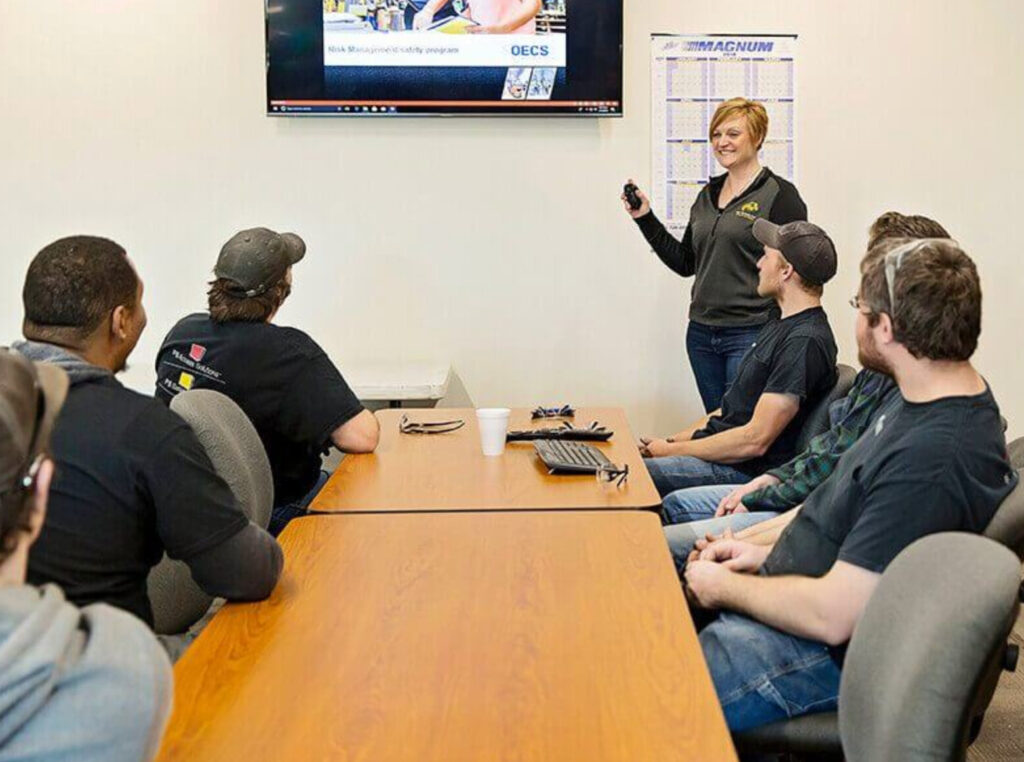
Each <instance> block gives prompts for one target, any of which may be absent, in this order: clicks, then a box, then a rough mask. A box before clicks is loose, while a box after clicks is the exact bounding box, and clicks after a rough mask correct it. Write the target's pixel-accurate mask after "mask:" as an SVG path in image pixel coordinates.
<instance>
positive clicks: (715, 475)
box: [644, 455, 751, 514]
mask: <svg viewBox="0 0 1024 762" xmlns="http://www.w3.org/2000/svg"><path fill="white" fill-rule="evenodd" d="M644 465H645V466H647V471H648V472H649V473H650V474H651V479H652V480H653V481H654V486H655V487H656V488H657V490H658V494H659V495H661V496H662V497H665V496H666V495H668V494H670V493H672V492H675V491H676V490H677V489H687V488H689V487H705V486H708V485H719V484H746V483H747V482H749V481H750V479H751V476H750V474H747V473H745V472H743V471H740V470H739V469H738V468H735V467H734V466H728V465H725V464H724V463H711V462H709V461H706V460H701V459H700V458H694V457H693V456H691V455H666V456H665V457H662V458H644ZM714 512H715V511H714V509H712V511H711V513H712V514H713V513H714Z"/></svg>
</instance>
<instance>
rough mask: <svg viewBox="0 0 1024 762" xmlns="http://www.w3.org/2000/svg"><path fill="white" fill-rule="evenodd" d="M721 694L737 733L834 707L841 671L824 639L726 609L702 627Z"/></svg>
mask: <svg viewBox="0 0 1024 762" xmlns="http://www.w3.org/2000/svg"><path fill="white" fill-rule="evenodd" d="M699 639H700V646H701V649H703V651H704V660H705V661H706V662H707V665H708V671H710V672H711V680H712V682H714V684H715V692H716V693H717V694H718V700H719V702H720V703H721V705H722V711H723V712H724V713H725V721H726V723H727V724H728V726H729V730H731V731H734V732H735V731H740V730H747V729H749V728H754V727H757V726H759V725H766V724H767V723H769V722H776V721H778V720H784V719H787V718H791V717H798V716H800V715H803V714H813V713H815V712H827V711H831V710H834V709H835V708H836V706H837V705H838V703H839V676H840V673H841V670H840V668H839V665H838V664H837V663H836V661H835V660H834V659H833V658H832V654H831V652H830V651H829V648H828V646H827V645H825V644H824V643H818V642H816V641H813V640H807V639H805V638H799V637H797V636H795V635H788V634H786V633H784V632H780V631H779V630H776V629H775V628H774V627H769V626H768V625H765V624H761V623H760V622H755V621H754V620H753V619H749V618H747V617H745V616H741V615H740V614H735V613H732V612H722V613H721V614H719V616H718V618H717V619H715V620H714V621H713V622H711V624H709V625H707V626H706V627H705V628H704V629H703V630H701V632H700V635H699Z"/></svg>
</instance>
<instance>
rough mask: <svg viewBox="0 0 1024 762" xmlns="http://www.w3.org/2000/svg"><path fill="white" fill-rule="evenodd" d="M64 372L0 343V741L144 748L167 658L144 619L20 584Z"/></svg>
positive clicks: (114, 760)
mask: <svg viewBox="0 0 1024 762" xmlns="http://www.w3.org/2000/svg"><path fill="white" fill-rule="evenodd" d="M67 390H68V377H67V374H66V373H64V371H62V370H60V369H59V368H57V367H56V366H54V365H47V364H34V363H31V362H29V361H28V360H26V359H25V358H24V357H22V356H21V355H20V354H17V353H15V352H11V351H9V350H7V349H0V749H2V754H0V756H2V757H3V758H4V759H33V760H42V759H47V760H56V759H74V760H79V761H81V762H139V760H149V759H152V758H153V756H154V755H155V753H156V750H157V746H158V745H159V742H160V736H161V734H162V732H163V728H164V723H165V722H166V720H167V715H168V713H169V711H170V705H171V665H170V663H169V662H168V660H167V656H166V654H165V653H164V651H163V649H162V648H161V647H160V645H159V644H158V643H157V641H156V639H155V638H154V637H153V634H152V633H151V632H150V631H149V629H148V628H147V627H146V626H145V625H144V624H143V623H142V622H140V621H139V620H138V619H136V618H135V617H133V616H131V615H130V614H127V613H125V612H123V611H119V610H117V609H115V608H112V607H110V606H106V605H104V604H95V605H92V606H86V607H85V608H81V609H79V608H77V607H76V606H74V605H72V604H71V603H68V602H67V601H65V600H64V594H63V593H62V592H61V589H60V588H59V587H57V586H55V585H44V586H42V587H34V586H32V585H28V584H26V583H25V573H26V565H27V562H28V557H29V550H30V548H31V546H32V544H33V542H34V541H35V540H36V538H37V537H38V535H39V532H40V530H41V529H42V527H43V525H44V522H45V520H46V507H47V506H46V504H47V497H48V495H49V490H50V484H51V481H52V479H53V473H54V465H53V461H52V460H50V458H49V456H48V455H47V449H48V447H49V441H50V432H51V430H52V429H53V424H54V421H55V420H56V418H57V414H58V412H59V411H60V409H61V406H62V405H63V403H64V399H65V397H66V395H67Z"/></svg>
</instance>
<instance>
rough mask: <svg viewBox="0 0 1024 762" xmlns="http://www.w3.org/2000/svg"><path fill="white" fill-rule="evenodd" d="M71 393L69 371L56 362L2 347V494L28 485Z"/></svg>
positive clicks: (0, 449) (0, 482) (0, 361)
mask: <svg viewBox="0 0 1024 762" xmlns="http://www.w3.org/2000/svg"><path fill="white" fill-rule="evenodd" d="M67 393H68V376H67V373H65V372H64V371H63V370H61V369H60V368H58V367H57V366H56V365H53V364H50V363H34V362H31V361H29V360H27V359H26V358H25V357H24V356H23V355H21V354H19V353H18V352H14V351H12V350H10V349H6V348H0V495H4V496H6V495H7V494H8V493H10V492H14V491H16V490H17V489H18V488H19V487H23V486H25V485H24V483H23V480H24V479H26V477H27V476H28V475H29V470H30V469H31V467H32V464H33V463H34V462H35V460H36V458H37V457H38V456H39V455H41V454H42V453H44V452H45V451H46V449H47V448H48V447H49V443H50V432H51V431H53V423H54V421H56V420H57V413H59V412H60V408H61V405H63V404H64V399H65V397H67ZM4 502H5V505H6V504H7V502H6V501H4ZM19 505H20V503H19ZM9 520H10V519H9V518H8V517H7V516H0V522H7V521H9ZM3 529H5V530H6V529H7V527H6V526H3Z"/></svg>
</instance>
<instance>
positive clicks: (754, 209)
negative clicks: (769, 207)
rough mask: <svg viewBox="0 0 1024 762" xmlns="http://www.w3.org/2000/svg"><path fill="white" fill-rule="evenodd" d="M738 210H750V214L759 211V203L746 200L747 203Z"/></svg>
mask: <svg viewBox="0 0 1024 762" xmlns="http://www.w3.org/2000/svg"><path fill="white" fill-rule="evenodd" d="M740 211H743V212H750V213H751V214H757V213H758V212H759V211H761V205H760V204H758V203H757V202H756V201H748V202H747V203H745V204H744V205H743V206H741V207H740Z"/></svg>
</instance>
